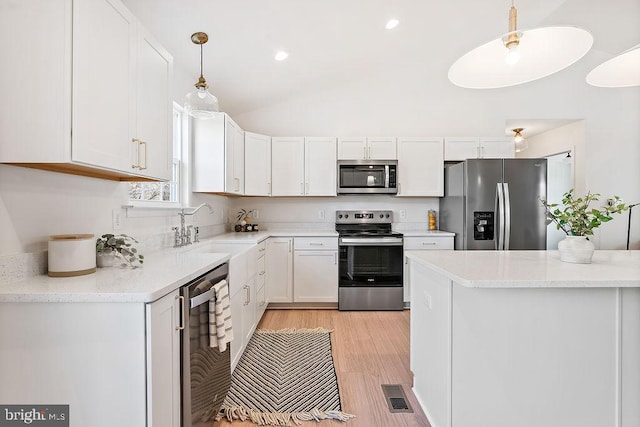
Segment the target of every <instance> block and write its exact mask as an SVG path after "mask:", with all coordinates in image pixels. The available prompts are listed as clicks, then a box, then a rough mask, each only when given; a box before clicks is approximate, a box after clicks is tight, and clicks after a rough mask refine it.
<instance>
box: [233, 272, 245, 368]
mask: <svg viewBox="0 0 640 427" xmlns="http://www.w3.org/2000/svg"><path fill="white" fill-rule="evenodd" d="M231 280H233V279H232V278H231V276H229V283H231ZM245 301H246V293H245V290H244V289H243V286H240V289H238V290H237V291H236V292H235V293H234V294H233V295H231V296H230V299H229V308H230V310H231V324H232V326H233V341H231V342H230V343H229V347H230V350H231V355H230V358H231V371H232V372H233V370H234V369H235V368H236V365H237V364H238V362H239V361H240V356H242V352H243V351H244V348H245V338H244V330H245V327H244V324H243V320H244V317H245V316H243V314H242V313H243V312H244V307H245Z"/></svg>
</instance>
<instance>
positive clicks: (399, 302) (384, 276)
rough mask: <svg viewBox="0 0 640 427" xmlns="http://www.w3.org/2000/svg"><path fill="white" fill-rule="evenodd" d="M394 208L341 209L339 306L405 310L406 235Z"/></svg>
mask: <svg viewBox="0 0 640 427" xmlns="http://www.w3.org/2000/svg"><path fill="white" fill-rule="evenodd" d="M392 221H393V212H392V211H337V212H336V231H337V232H338V235H339V240H338V245H339V250H340V263H339V267H338V272H339V279H338V309H340V310H402V309H403V308H404V303H403V289H402V270H403V268H402V267H403V265H402V260H403V237H402V234H401V233H396V232H393V231H392V230H391V223H392Z"/></svg>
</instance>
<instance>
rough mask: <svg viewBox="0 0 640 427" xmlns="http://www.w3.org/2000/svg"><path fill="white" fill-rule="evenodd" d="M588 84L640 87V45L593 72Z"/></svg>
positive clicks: (589, 75) (588, 76)
mask: <svg viewBox="0 0 640 427" xmlns="http://www.w3.org/2000/svg"><path fill="white" fill-rule="evenodd" d="M587 83H589V84H590V85H592V86H599V87H630V86H640V44H637V45H635V46H634V47H632V48H631V49H629V50H627V51H625V52H623V53H621V54H620V55H618V56H615V57H613V58H611V59H610V60H608V61H606V62H603V63H602V64H600V65H598V66H597V67H596V68H594V69H593V70H591V72H590V73H589V74H587Z"/></svg>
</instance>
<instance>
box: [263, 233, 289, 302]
mask: <svg viewBox="0 0 640 427" xmlns="http://www.w3.org/2000/svg"><path fill="white" fill-rule="evenodd" d="M292 247H293V239H292V238H290V237H270V238H269V239H268V240H267V255H266V257H267V263H266V264H267V267H266V270H267V272H266V280H265V286H266V287H267V289H266V293H267V300H268V301H269V302H270V303H272V302H292V301H293V253H292Z"/></svg>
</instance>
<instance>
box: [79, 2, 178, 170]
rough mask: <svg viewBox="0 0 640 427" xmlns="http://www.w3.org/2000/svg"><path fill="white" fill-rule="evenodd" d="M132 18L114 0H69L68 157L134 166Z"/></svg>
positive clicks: (120, 167)
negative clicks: (70, 80) (70, 118)
mask: <svg viewBox="0 0 640 427" xmlns="http://www.w3.org/2000/svg"><path fill="white" fill-rule="evenodd" d="M136 24H137V23H136V20H135V18H134V16H133V15H132V14H131V13H130V12H129V11H128V10H127V9H126V8H125V7H124V6H123V5H122V3H120V2H119V1H117V0H86V1H74V2H73V124H72V126H73V140H72V159H73V160H74V161H77V162H81V163H86V164H91V165H98V166H102V167H106V168H111V169H116V170H120V171H126V172H129V173H131V172H137V171H138V169H137V153H138V146H137V143H133V142H132V138H133V135H135V111H136V105H135V100H136V99H135V98H136V97H135V91H136V87H135V83H136V79H135V77H136V64H135V59H136V51H137V49H138V46H137V37H136ZM163 105H165V104H164V103H163ZM163 123H164V122H163Z"/></svg>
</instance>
